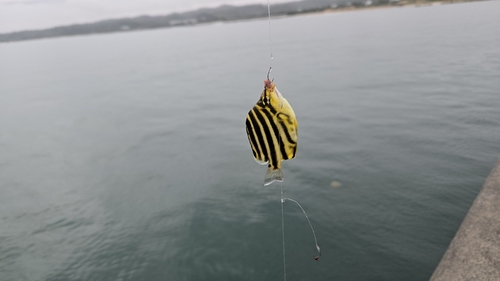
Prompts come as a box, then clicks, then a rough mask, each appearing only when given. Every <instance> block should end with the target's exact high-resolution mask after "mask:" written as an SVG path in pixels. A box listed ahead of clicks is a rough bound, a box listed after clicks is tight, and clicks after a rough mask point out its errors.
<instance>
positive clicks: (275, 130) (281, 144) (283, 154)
mask: <svg viewBox="0 0 500 281" xmlns="http://www.w3.org/2000/svg"><path fill="white" fill-rule="evenodd" d="M263 112H264V114H265V115H266V117H267V118H268V119H269V124H271V128H272V129H273V133H274V136H275V137H276V141H277V142H278V143H276V144H275V147H279V150H280V152H281V157H282V158H283V159H285V157H287V156H286V150H285V143H284V142H283V140H282V139H281V135H280V132H279V130H278V127H277V126H276V124H275V123H274V122H273V116H272V115H271V113H269V111H267V110H263ZM271 140H272V141H274V138H272V139H271ZM277 153H278V151H277V150H275V154H277ZM278 161H279V160H277V161H276V162H274V163H276V165H275V166H274V167H277V165H279V163H278Z"/></svg>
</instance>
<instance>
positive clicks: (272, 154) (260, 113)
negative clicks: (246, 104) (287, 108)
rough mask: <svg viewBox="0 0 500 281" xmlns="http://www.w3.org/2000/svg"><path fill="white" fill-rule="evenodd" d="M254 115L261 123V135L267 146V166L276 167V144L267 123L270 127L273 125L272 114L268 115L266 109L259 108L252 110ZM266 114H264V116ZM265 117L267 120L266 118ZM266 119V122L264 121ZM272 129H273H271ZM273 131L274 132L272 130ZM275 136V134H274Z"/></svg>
mask: <svg viewBox="0 0 500 281" xmlns="http://www.w3.org/2000/svg"><path fill="white" fill-rule="evenodd" d="M253 112H254V113H255V115H256V116H257V119H258V120H259V121H260V123H261V124H262V129H263V135H264V136H265V140H266V143H267V145H268V147H269V151H268V152H269V153H268V154H267V156H268V157H269V167H271V166H272V167H277V166H278V155H277V153H276V152H277V151H276V145H275V143H274V140H273V135H272V134H271V131H270V130H269V125H271V127H272V126H273V125H274V124H273V123H274V122H273V119H272V116H270V114H269V112H268V111H267V110H266V109H264V108H263V109H261V110H253ZM264 115H266V116H264ZM266 118H267V120H266ZM266 121H268V122H269V124H268V122H266ZM273 131H274V130H273ZM273 133H274V132H273ZM275 136H276V134H275Z"/></svg>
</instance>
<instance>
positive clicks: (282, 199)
mask: <svg viewBox="0 0 500 281" xmlns="http://www.w3.org/2000/svg"><path fill="white" fill-rule="evenodd" d="M285 200H289V201H292V202H295V204H297V205H298V206H299V207H300V209H301V210H302V213H304V216H305V217H306V219H307V222H308V223H309V226H310V227H311V231H312V234H313V236H314V243H315V244H316V250H317V251H318V255H317V256H314V255H313V257H314V259H315V260H319V259H320V257H321V248H320V247H319V246H318V239H316V232H314V228H313V226H312V224H311V221H310V220H309V217H308V216H307V213H306V211H304V208H302V206H301V205H300V204H299V202H297V201H295V200H293V199H292V198H283V191H282V192H281V208H282V209H281V210H282V211H283V202H284V201H285Z"/></svg>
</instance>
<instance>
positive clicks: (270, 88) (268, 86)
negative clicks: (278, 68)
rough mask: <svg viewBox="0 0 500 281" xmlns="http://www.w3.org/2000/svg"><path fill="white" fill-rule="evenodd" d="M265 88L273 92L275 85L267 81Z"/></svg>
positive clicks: (265, 81)
mask: <svg viewBox="0 0 500 281" xmlns="http://www.w3.org/2000/svg"><path fill="white" fill-rule="evenodd" d="M264 86H265V87H266V89H269V90H272V89H273V88H274V83H273V81H271V80H269V79H266V80H264Z"/></svg>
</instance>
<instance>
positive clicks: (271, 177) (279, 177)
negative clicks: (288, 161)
mask: <svg viewBox="0 0 500 281" xmlns="http://www.w3.org/2000/svg"><path fill="white" fill-rule="evenodd" d="M275 181H279V182H282V181H283V173H282V172H281V169H280V168H273V167H269V169H267V173H266V177H265V178H264V186H266V185H270V184H271V183H273V182H275Z"/></svg>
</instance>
